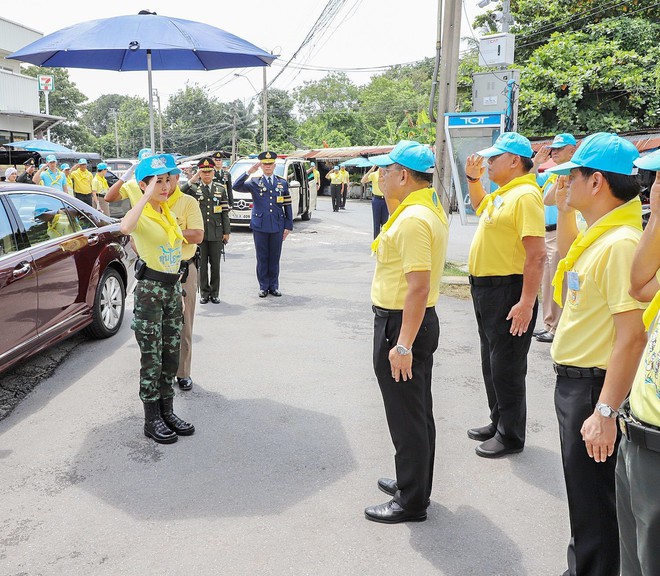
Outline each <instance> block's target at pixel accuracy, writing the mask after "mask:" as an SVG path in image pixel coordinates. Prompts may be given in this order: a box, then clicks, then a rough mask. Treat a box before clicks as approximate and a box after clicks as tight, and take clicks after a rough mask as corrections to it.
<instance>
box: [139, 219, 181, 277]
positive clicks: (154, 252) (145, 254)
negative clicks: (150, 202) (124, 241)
mask: <svg viewBox="0 0 660 576" xmlns="http://www.w3.org/2000/svg"><path fill="white" fill-rule="evenodd" d="M160 217H161V218H162V220H163V222H165V223H167V219H166V218H165V215H164V214H162V213H161V214H160ZM131 237H132V238H133V240H134V241H135V248H136V249H137V253H138V254H139V255H140V258H142V260H144V261H145V262H146V263H147V266H148V267H149V268H151V269H152V270H158V271H159V272H167V273H168V274H177V273H178V272H179V264H180V262H181V244H182V241H181V239H179V238H177V241H176V243H175V244H174V246H171V245H170V243H169V241H168V239H167V232H165V229H164V228H163V227H162V226H161V225H160V224H159V223H158V222H156V221H155V220H153V219H151V218H148V217H147V216H145V215H144V212H143V213H142V214H141V215H140V218H139V220H138V223H137V226H136V227H135V230H133V232H131Z"/></svg>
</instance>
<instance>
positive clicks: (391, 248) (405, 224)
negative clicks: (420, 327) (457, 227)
mask: <svg viewBox="0 0 660 576" xmlns="http://www.w3.org/2000/svg"><path fill="white" fill-rule="evenodd" d="M448 236H449V230H448V228H447V226H446V225H445V224H444V223H443V222H441V221H440V218H438V216H436V215H435V214H434V213H433V211H432V210H431V209H430V208H427V207H426V206H420V205H413V206H408V207H407V208H405V210H403V212H401V214H400V215H399V217H398V218H397V219H396V220H395V221H394V223H393V224H392V226H391V227H390V228H389V230H387V231H386V232H384V233H381V235H380V243H379V245H378V251H377V253H376V270H375V271H374V277H373V281H372V283H371V301H372V302H373V303H374V304H375V305H376V306H380V307H381V308H387V309H389V310H403V304H404V301H405V298H406V293H407V292H408V281H407V280H406V274H407V273H409V272H422V271H426V270H430V271H431V290H430V292H429V296H428V300H427V302H426V306H427V307H429V306H435V303H436V302H437V301H438V296H439V295H440V280H441V278H442V271H443V269H444V266H445V254H446V252H447V238H448Z"/></svg>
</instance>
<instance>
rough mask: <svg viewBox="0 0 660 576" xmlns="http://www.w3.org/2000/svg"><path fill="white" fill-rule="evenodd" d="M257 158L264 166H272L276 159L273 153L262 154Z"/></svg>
mask: <svg viewBox="0 0 660 576" xmlns="http://www.w3.org/2000/svg"><path fill="white" fill-rule="evenodd" d="M257 158H259V160H261V161H262V162H263V163H264V164H273V163H274V162H275V159H276V158H277V154H275V152H262V153H261V154H259V156H257Z"/></svg>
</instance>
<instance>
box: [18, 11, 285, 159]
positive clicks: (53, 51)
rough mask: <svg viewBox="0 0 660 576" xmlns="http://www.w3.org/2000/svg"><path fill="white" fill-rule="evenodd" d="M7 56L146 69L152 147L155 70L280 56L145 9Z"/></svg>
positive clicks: (245, 64) (66, 31) (262, 61)
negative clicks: (139, 12)
mask: <svg viewBox="0 0 660 576" xmlns="http://www.w3.org/2000/svg"><path fill="white" fill-rule="evenodd" d="M7 58H12V59H15V60H20V61H22V62H29V63H30V64H36V65H38V66H47V67H54V68H91V69H97V70H117V71H120V72H122V71H131V70H133V71H136V70H147V71H148V80H149V120H150V128H151V148H152V149H153V150H155V146H154V139H155V138H154V127H153V96H152V88H151V71H152V70H217V69H221V68H249V67H254V66H268V65H270V64H271V63H272V62H273V60H275V58H276V56H274V55H272V54H270V53H268V52H266V51H264V50H262V49H261V48H257V47H256V46H255V45H254V44H251V43H250V42H248V41H246V40H243V39H241V38H239V37H238V36H235V35H234V34H230V33H229V32H225V31H224V30H220V28H215V27H214V26H209V25H208V24H203V23H201V22H193V21H191V20H182V19H180V18H169V17H167V16H158V15H156V14H153V13H145V14H138V15H136V16H115V17H113V18H104V19H101V20H91V21H89V22H81V23H80V24H74V25H73V26H69V27H68V28H63V29H62V30H58V31H57V32H53V33H52V34H48V35H47V36H44V37H43V38H40V39H39V40H37V41H36V42H32V44H28V45H27V46H25V47H23V48H21V49H20V50H18V51H17V52H14V53H13V54H10V55H9V56H7Z"/></svg>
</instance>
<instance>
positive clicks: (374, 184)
mask: <svg viewBox="0 0 660 576" xmlns="http://www.w3.org/2000/svg"><path fill="white" fill-rule="evenodd" d="M367 180H369V182H371V194H372V196H380V197H381V198H382V197H383V193H382V192H381V190H380V187H379V186H378V170H376V171H375V172H372V173H371V174H369V177H368V178H367Z"/></svg>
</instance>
